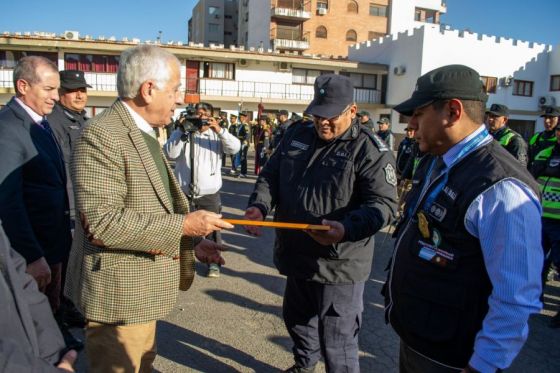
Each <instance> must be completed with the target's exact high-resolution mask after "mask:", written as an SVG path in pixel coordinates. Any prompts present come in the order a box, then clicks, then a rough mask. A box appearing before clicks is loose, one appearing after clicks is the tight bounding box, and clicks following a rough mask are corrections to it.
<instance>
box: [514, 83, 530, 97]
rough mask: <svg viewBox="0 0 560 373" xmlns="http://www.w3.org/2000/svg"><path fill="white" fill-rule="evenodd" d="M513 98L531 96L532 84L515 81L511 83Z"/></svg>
mask: <svg viewBox="0 0 560 373" xmlns="http://www.w3.org/2000/svg"><path fill="white" fill-rule="evenodd" d="M512 94H513V95H514V96H526V97H531V96H533V82H529V81H527V80H517V79H516V80H515V81H514V82H513V93H512Z"/></svg>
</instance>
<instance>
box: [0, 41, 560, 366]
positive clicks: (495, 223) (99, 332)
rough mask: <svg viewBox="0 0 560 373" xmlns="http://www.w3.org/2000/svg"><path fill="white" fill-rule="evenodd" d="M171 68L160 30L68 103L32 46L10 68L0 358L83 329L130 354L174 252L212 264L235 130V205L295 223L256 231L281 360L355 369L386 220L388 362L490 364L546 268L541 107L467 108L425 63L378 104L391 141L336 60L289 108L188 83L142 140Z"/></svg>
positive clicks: (71, 356) (67, 82)
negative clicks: (279, 323)
mask: <svg viewBox="0 0 560 373" xmlns="http://www.w3.org/2000/svg"><path fill="white" fill-rule="evenodd" d="M180 76H181V75H180V63H179V61H178V59H177V58H176V57H175V56H174V55H172V54H170V53H169V52H167V51H165V50H163V49H162V48H159V47H157V46H155V45H140V46H137V47H134V48H130V49H127V50H125V51H124V52H123V53H122V54H121V56H120V60H119V68H118V73H117V89H118V99H117V100H116V101H115V102H114V104H113V105H112V106H111V107H109V108H108V109H106V110H105V111H104V112H103V113H101V114H99V115H96V116H95V117H93V118H87V115H86V112H85V110H84V109H85V106H86V104H87V98H88V97H87V88H88V87H90V86H89V85H88V84H87V82H86V80H85V78H84V74H83V72H80V71H74V70H66V71H61V72H59V71H58V69H57V67H56V66H55V65H54V64H53V63H52V62H50V61H49V60H47V59H45V58H43V57H38V56H33V57H24V58H22V59H21V60H20V61H19V62H18V64H17V66H16V67H15V69H14V88H15V92H16V95H15V97H14V98H13V99H12V100H11V101H10V102H9V103H8V104H7V105H6V106H5V107H4V108H3V109H2V110H0V156H1V157H2V159H3V163H2V168H1V169H0V171H1V172H0V219H1V226H0V272H1V274H2V276H0V285H2V286H0V297H1V299H0V301H1V302H2V304H6V307H7V313H6V314H5V315H4V316H3V317H2V318H0V325H1V326H2V331H3V332H2V333H1V334H0V358H1V361H2V365H1V367H2V369H3V370H4V371H7V372H8V371H9V372H11V371H31V370H33V371H41V372H43V371H44V372H51V371H52V372H63V371H70V372H71V371H73V367H72V365H73V363H74V361H75V359H76V355H77V354H76V351H78V350H80V349H82V348H84V347H85V351H86V354H87V356H88V360H87V361H88V371H90V372H151V371H152V370H153V362H154V359H155V357H156V355H157V343H156V323H157V321H158V320H161V319H163V318H164V317H165V316H166V315H167V314H168V313H169V311H170V310H171V308H172V307H173V305H174V304H175V302H176V299H177V296H178V291H179V290H182V291H186V290H188V289H189V287H190V285H191V283H192V281H193V277H194V273H195V271H194V264H195V259H198V260H199V261H200V262H202V263H204V264H206V265H208V277H214V278H215V277H219V276H220V265H222V264H224V263H225V261H224V258H223V257H222V255H221V252H222V250H224V249H225V248H224V246H223V242H222V240H221V236H220V231H222V230H223V229H231V228H233V226H232V225H231V224H230V223H228V222H227V221H226V220H224V219H223V218H222V215H221V207H222V206H221V198H220V189H221V187H222V183H223V180H222V168H225V167H226V161H227V158H228V156H229V158H230V161H231V170H230V171H229V173H230V174H231V175H235V176H238V177H240V178H245V177H247V176H248V171H249V170H248V164H247V156H248V152H249V150H250V146H251V144H252V145H253V150H254V151H255V169H254V174H255V175H256V176H257V178H256V182H255V185H254V190H253V192H252V194H251V195H250V197H249V200H248V202H247V208H246V211H245V216H244V217H245V219H247V220H258V221H260V220H265V219H266V217H267V216H268V215H273V220H274V221H277V222H293V221H298V222H304V223H308V224H312V225H313V226H314V228H311V229H305V230H283V229H277V230H276V239H275V242H274V264H275V266H276V267H277V269H278V271H279V272H280V273H281V274H282V275H285V276H286V279H287V281H286V287H285V290H284V301H283V307H282V316H283V319H284V323H285V326H286V329H287V331H288V334H289V336H290V337H291V340H292V343H293V348H292V353H293V358H294V364H293V366H291V367H287V369H286V368H284V369H286V370H285V371H286V372H293V373H298V372H313V371H315V367H316V365H317V363H318V361H319V360H320V359H321V358H322V359H323V360H324V361H325V367H326V370H327V372H359V371H360V367H359V359H358V352H359V345H358V337H359V332H360V329H361V328H362V325H363V323H362V312H363V310H364V302H363V293H364V288H365V284H366V281H367V280H368V278H369V276H370V271H371V266H372V260H373V248H374V236H375V234H376V233H377V232H379V231H380V230H381V229H383V228H384V227H386V226H388V225H390V224H392V223H394V222H395V221H396V222H397V223H396V230H395V233H394V237H395V248H394V252H393V255H392V258H391V260H390V263H389V264H388V267H387V268H388V271H387V273H388V274H387V281H386V283H385V285H384V287H383V295H384V297H385V303H386V307H385V315H386V321H387V323H389V324H390V325H391V327H392V328H393V329H394V330H395V331H396V333H397V334H398V336H399V337H400V351H399V370H400V372H411V373H414V372H418V373H420V372H422V373H424V372H434V373H435V372H497V371H500V370H501V369H505V368H507V367H509V366H510V365H511V363H512V361H513V359H514V358H515V357H516V356H517V354H518V353H519V351H520V349H521V347H522V346H523V344H524V342H525V340H526V338H527V334H528V318H529V316H530V315H531V314H534V313H538V312H539V311H540V310H541V308H542V297H543V293H542V292H543V288H544V285H545V282H546V280H547V277H548V275H549V268H552V270H553V271H554V269H555V268H560V267H558V266H560V248H559V242H560V234H559V232H560V223H559V221H560V192H559V190H560V128H558V126H557V124H558V117H559V116H560V112H559V111H558V109H556V108H554V107H550V108H546V109H545V110H544V112H543V114H542V115H543V118H544V121H545V131H544V132H542V133H538V134H536V135H535V136H533V137H532V138H531V139H530V141H529V144H527V143H526V142H525V140H524V139H523V137H522V136H521V135H519V134H518V133H516V132H515V131H513V130H512V129H511V128H509V127H508V125H507V124H508V117H509V109H508V108H507V106H505V105H502V104H493V105H491V106H490V108H488V109H486V101H487V99H488V97H487V95H486V94H485V92H484V88H483V85H482V83H481V80H480V76H479V74H478V73H477V72H476V71H474V70H472V69H471V68H469V67H467V66H463V65H448V66H443V67H440V68H437V69H435V70H433V71H430V72H428V73H426V74H424V75H422V76H421V77H420V78H419V79H418V81H417V84H416V89H415V91H414V92H413V93H412V96H411V97H410V98H409V99H407V100H406V101H404V102H402V103H400V104H399V105H397V106H396V107H395V108H394V110H395V111H397V112H399V113H400V114H402V115H404V116H406V117H408V118H409V121H408V124H407V128H406V130H405V132H406V133H405V138H404V139H403V140H402V141H401V143H400V144H399V147H398V150H397V157H396V159H395V157H394V154H393V149H394V146H395V135H394V134H393V133H392V131H391V129H390V120H389V119H388V118H386V117H381V118H380V119H379V121H378V122H377V125H378V131H375V128H374V125H373V121H372V120H371V118H370V117H371V115H370V113H369V112H367V111H364V110H361V111H359V110H358V107H357V105H356V103H355V102H354V87H353V85H352V82H351V80H350V79H349V78H348V77H346V76H343V75H338V74H323V75H320V76H318V77H317V78H316V80H315V82H314V96H313V100H312V101H311V102H310V103H309V105H308V107H307V109H306V110H305V116H304V117H303V118H299V117H295V116H294V115H292V118H290V119H289V112H288V111H286V110H280V111H278V112H277V113H276V114H275V115H270V114H267V115H262V116H258V117H257V118H256V121H255V122H254V123H250V122H249V117H250V113H248V112H245V111H241V112H239V113H237V115H233V114H232V115H230V117H229V120H228V117H227V113H225V112H215V110H214V108H213V106H212V105H211V104H210V103H204V102H203V103H198V104H196V105H195V106H194V107H193V108H192V111H189V114H188V115H186V116H183V115H182V116H181V117H180V118H179V119H178V120H176V121H174V128H173V130H172V132H171V134H170V136H169V139H168V140H167V142H166V143H165V145H164V146H163V147H162V146H161V144H160V143H159V141H158V139H157V136H156V132H155V130H156V129H160V128H163V127H165V126H167V125H168V124H169V123H170V121H171V120H172V117H173V115H174V113H175V109H176V108H177V105H179V104H181V101H182V97H181V94H180V92H181V91H180V85H181V82H180ZM86 121H87V123H86ZM172 164H173V166H172ZM527 222H531V224H527ZM245 229H246V231H247V232H248V233H249V234H251V235H255V236H259V235H260V230H259V228H258V227H257V226H253V225H247V226H246V227H245ZM535 229H538V230H541V229H542V237H540V236H538V235H535V234H534V231H535ZM193 317H196V315H194V316H193ZM75 326H79V327H83V328H85V343H83V342H82V341H79V340H78V339H76V338H75V337H74V336H72V334H71V333H70V332H69V330H68V329H69V328H71V327H75ZM551 326H552V327H560V316H558V314H557V315H556V316H555V317H553V318H552V320H551Z"/></svg>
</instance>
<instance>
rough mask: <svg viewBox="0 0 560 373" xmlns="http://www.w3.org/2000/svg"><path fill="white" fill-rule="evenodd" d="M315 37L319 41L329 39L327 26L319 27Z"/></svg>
mask: <svg viewBox="0 0 560 373" xmlns="http://www.w3.org/2000/svg"><path fill="white" fill-rule="evenodd" d="M315 37H316V38H318V39H326V38H327V28H326V27H325V26H319V27H317V29H316V30H315Z"/></svg>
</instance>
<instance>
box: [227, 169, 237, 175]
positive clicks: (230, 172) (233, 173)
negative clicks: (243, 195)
mask: <svg viewBox="0 0 560 373" xmlns="http://www.w3.org/2000/svg"><path fill="white" fill-rule="evenodd" d="M229 174H230V175H236V174H237V171H235V170H229Z"/></svg>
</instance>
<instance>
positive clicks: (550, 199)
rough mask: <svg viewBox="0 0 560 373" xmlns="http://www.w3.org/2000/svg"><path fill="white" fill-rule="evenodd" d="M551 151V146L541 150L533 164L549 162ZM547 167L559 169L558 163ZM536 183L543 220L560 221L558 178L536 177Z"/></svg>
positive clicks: (559, 184) (559, 181)
mask: <svg viewBox="0 0 560 373" xmlns="http://www.w3.org/2000/svg"><path fill="white" fill-rule="evenodd" d="M553 150H554V147H553V146H552V147H549V148H546V149H544V150H542V151H541V152H540V153H539V154H537V156H536V157H535V162H549V158H550V157H551V156H552V151H553ZM548 166H549V167H556V166H558V167H559V168H560V161H559V162H558V165H548ZM537 182H538V183H539V189H540V190H541V193H542V198H541V204H542V209H543V215H542V216H543V218H549V219H558V220H560V178H559V177H554V176H539V177H537Z"/></svg>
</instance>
